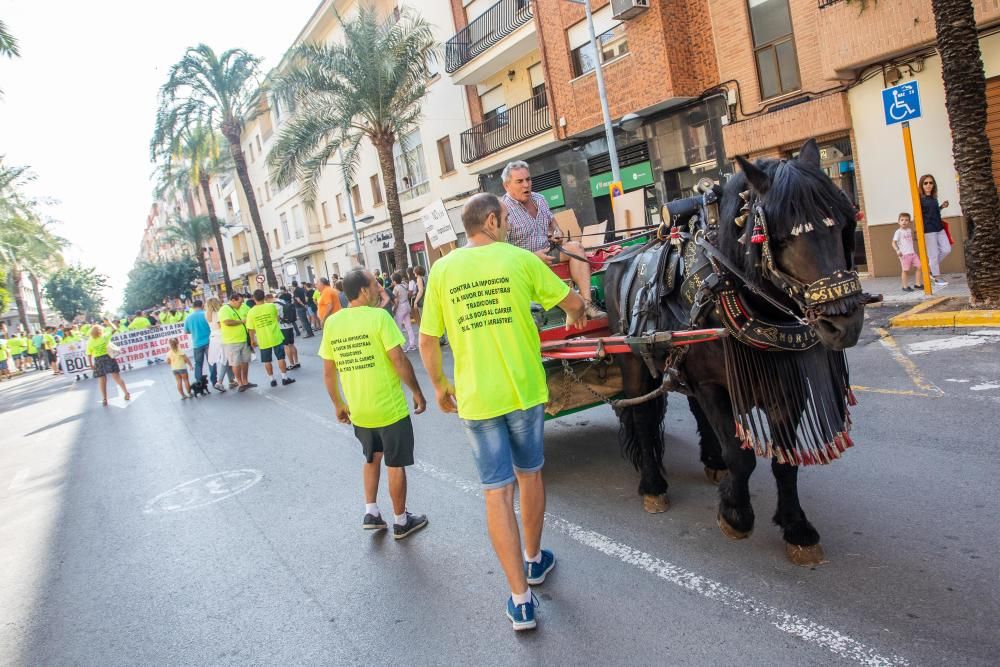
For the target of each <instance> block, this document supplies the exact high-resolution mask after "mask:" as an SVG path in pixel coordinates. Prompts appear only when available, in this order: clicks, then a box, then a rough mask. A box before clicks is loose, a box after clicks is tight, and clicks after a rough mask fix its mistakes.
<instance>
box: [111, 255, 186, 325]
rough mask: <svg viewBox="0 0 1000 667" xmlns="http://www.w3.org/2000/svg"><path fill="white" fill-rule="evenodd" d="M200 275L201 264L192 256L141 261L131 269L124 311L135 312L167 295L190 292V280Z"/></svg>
mask: <svg viewBox="0 0 1000 667" xmlns="http://www.w3.org/2000/svg"><path fill="white" fill-rule="evenodd" d="M197 277H198V264H197V262H195V260H194V258H192V257H182V258H181V259H178V260H173V261H169V262H145V261H142V262H138V263H136V265H135V267H134V268H133V269H132V270H131V271H129V274H128V284H127V285H126V286H125V304H124V307H125V310H126V311H128V312H130V313H132V312H135V311H137V310H142V309H144V308H151V307H153V306H156V305H158V304H160V303H162V302H163V300H164V299H166V298H168V297H178V296H180V295H181V294H190V293H191V283H192V281H193V280H194V279H195V278H197Z"/></svg>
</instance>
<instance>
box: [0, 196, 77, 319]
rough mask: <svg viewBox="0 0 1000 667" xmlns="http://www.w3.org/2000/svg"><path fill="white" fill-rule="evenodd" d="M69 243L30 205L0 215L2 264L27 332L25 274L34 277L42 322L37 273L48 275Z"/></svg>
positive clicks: (58, 263) (0, 256)
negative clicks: (8, 277) (23, 288)
mask: <svg viewBox="0 0 1000 667" xmlns="http://www.w3.org/2000/svg"><path fill="white" fill-rule="evenodd" d="M66 245H67V241H66V240H65V239H63V238H61V237H59V236H57V235H55V234H53V233H52V231H51V230H50V229H49V226H48V225H47V224H45V223H42V222H41V221H39V220H38V218H37V217H36V215H35V213H34V211H33V210H32V209H31V207H27V208H25V209H23V210H22V211H21V212H19V213H17V214H15V215H10V216H2V215H0V267H2V268H4V269H6V271H7V273H8V274H9V275H10V280H11V284H12V287H13V288H14V289H13V292H14V303H15V304H16V306H17V312H18V318H19V319H20V321H21V326H22V327H23V328H24V330H25V331H27V330H28V329H29V322H28V310H27V305H26V304H25V301H24V292H23V291H22V289H21V285H22V283H23V281H24V275H25V274H26V273H27V274H28V276H29V278H30V280H31V283H32V287H33V288H34V295H35V304H36V306H37V307H38V314H39V318H40V322H41V323H44V313H43V312H42V309H41V290H40V284H39V279H38V276H39V275H47V274H48V273H49V272H50V271H51V270H52V269H53V268H54V267H55V266H58V265H60V264H61V263H62V256H61V254H60V253H61V250H62V249H63V248H64V247H65V246H66Z"/></svg>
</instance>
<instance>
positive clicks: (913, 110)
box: [882, 81, 920, 125]
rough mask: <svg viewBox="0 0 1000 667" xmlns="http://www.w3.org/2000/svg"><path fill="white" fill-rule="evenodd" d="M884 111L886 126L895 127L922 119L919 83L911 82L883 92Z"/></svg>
mask: <svg viewBox="0 0 1000 667" xmlns="http://www.w3.org/2000/svg"><path fill="white" fill-rule="evenodd" d="M882 111H883V112H884V113H885V124H886V125H895V124H896V123H902V122H904V121H907V120H913V119H914V118H920V92H919V90H918V89H917V82H916V81H910V82H908V83H902V84H900V85H898V86H893V87H892V88H886V89H885V90H883V91H882Z"/></svg>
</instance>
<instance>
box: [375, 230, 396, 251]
mask: <svg viewBox="0 0 1000 667" xmlns="http://www.w3.org/2000/svg"><path fill="white" fill-rule="evenodd" d="M371 242H372V243H373V244H374V245H377V246H378V247H379V250H389V249H391V248H392V247H393V238H392V232H391V231H387V232H379V233H378V234H375V235H374V236H372V237H371Z"/></svg>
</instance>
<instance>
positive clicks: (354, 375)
mask: <svg viewBox="0 0 1000 667" xmlns="http://www.w3.org/2000/svg"><path fill="white" fill-rule="evenodd" d="M404 342H405V341H404V339H403V334H402V332H401V331H400V330H399V327H397V326H396V323H395V322H394V321H393V319H392V316H391V315H389V313H387V312H386V311H384V310H382V309H381V308H371V307H369V306H355V307H353V308H342V309H340V310H339V311H337V312H336V313H334V314H333V315H331V316H330V317H328V318H327V319H326V322H325V323H324V324H323V341H322V342H321V343H320V344H319V356H320V357H322V358H323V359H328V360H332V361H333V362H334V364H336V366H337V373H338V374H339V375H340V386H341V387H342V388H343V390H344V398H346V399H347V405H348V406H349V407H350V409H351V421H352V422H354V424H356V425H357V426H361V427H363V428H381V427H383V426H388V425H389V424H394V423H396V422H398V421H399V420H400V419H403V418H404V417H406V416H407V415H408V414H410V409H409V406H408V405H407V403H406V396H405V395H404V394H403V387H402V384H401V383H400V379H399V376H398V375H396V369H395V368H394V367H393V365H392V360H391V359H389V355H388V351H389V350H391V349H392V348H394V347H399V346H401V345H402V344H403V343H404Z"/></svg>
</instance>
